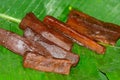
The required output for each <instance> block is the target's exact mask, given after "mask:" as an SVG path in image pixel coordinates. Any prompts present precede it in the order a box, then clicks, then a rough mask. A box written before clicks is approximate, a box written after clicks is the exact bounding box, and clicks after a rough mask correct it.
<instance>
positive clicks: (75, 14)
mask: <svg viewBox="0 0 120 80" xmlns="http://www.w3.org/2000/svg"><path fill="white" fill-rule="evenodd" d="M67 24H68V25H70V26H69V27H70V28H72V29H73V30H75V31H77V32H78V33H80V34H83V35H85V36H87V37H89V38H91V39H92V40H94V41H96V42H102V43H106V44H111V45H114V44H115V42H116V41H117V40H118V39H119V37H120V26H118V25H115V24H112V23H107V22H103V21H100V20H98V19H95V18H93V17H91V16H89V15H87V14H85V13H83V12H79V11H77V10H71V11H70V14H69V17H68V20H67Z"/></svg>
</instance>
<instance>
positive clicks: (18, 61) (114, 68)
mask: <svg viewBox="0 0 120 80" xmlns="http://www.w3.org/2000/svg"><path fill="white" fill-rule="evenodd" d="M71 9H77V10H80V11H82V12H84V13H86V14H89V15H91V16H93V17H95V18H97V19H99V20H102V21H105V22H111V23H115V24H118V25H120V15H119V14H120V0H0V28H4V29H6V30H10V31H12V32H15V33H16V34H19V35H21V36H22V34H23V31H22V30H21V29H19V22H20V21H21V19H22V18H23V17H24V16H25V15H26V13H28V12H33V13H34V14H35V15H36V16H37V17H38V18H39V19H40V20H43V18H44V17H45V16H46V15H51V16H54V17H56V18H57V19H59V20H61V21H66V19H67V15H68V13H69V11H70V10H71ZM106 48H107V50H106V52H105V54H104V55H98V54H96V53H95V52H93V51H91V50H89V49H87V48H85V47H82V46H79V45H78V44H76V43H75V44H74V46H73V48H72V51H73V52H74V53H76V54H78V55H80V61H79V63H78V65H77V66H76V67H73V68H72V69H71V71H70V74H69V75H61V74H56V73H47V72H41V71H35V70H32V69H28V68H24V67H23V58H22V57H21V56H19V55H17V54H15V53H13V52H11V51H9V50H8V49H6V48H4V47H3V46H0V80H3V79H4V80H120V40H118V41H117V43H116V45H115V46H110V45H108V46H106Z"/></svg>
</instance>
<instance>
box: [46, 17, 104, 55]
mask: <svg viewBox="0 0 120 80" xmlns="http://www.w3.org/2000/svg"><path fill="white" fill-rule="evenodd" d="M44 23H46V24H48V25H50V26H52V27H53V28H54V29H57V30H59V31H60V32H61V33H63V34H64V35H67V37H69V38H71V39H72V40H73V41H75V42H77V43H78V44H82V45H84V46H86V47H87V48H90V49H91V50H93V51H96V52H97V53H100V54H103V53H104V52H105V48H104V47H103V46H101V45H99V44H98V43H96V42H95V41H93V40H92V39H90V38H88V37H86V36H85V35H82V34H80V33H78V32H76V31H74V30H73V29H71V28H70V27H69V26H68V25H66V24H65V23H63V22H61V21H59V20H57V19H55V18H54V17H52V16H46V17H45V18H44Z"/></svg>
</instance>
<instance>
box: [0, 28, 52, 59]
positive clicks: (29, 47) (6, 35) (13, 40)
mask: <svg viewBox="0 0 120 80" xmlns="http://www.w3.org/2000/svg"><path fill="white" fill-rule="evenodd" d="M0 45H3V46H4V47H6V48H8V49H9V50H11V51H13V52H15V53H18V54H19V55H22V56H23V55H24V54H25V52H26V51H32V52H37V53H39V54H41V55H43V56H46V55H47V56H48V57H49V56H51V55H50V53H49V52H48V51H47V50H46V49H45V48H44V47H42V46H41V45H38V44H35V43H30V42H29V41H28V40H27V39H25V38H23V37H21V36H19V35H17V34H15V33H12V32H10V31H7V30H4V29H0Z"/></svg>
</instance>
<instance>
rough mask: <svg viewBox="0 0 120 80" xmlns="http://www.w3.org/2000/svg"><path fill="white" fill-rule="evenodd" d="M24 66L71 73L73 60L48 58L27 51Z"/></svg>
mask: <svg viewBox="0 0 120 80" xmlns="http://www.w3.org/2000/svg"><path fill="white" fill-rule="evenodd" d="M23 65H24V67H26V68H32V69H35V70H39V71H45V72H55V73H60V74H69V72H70V68H71V66H72V64H71V61H68V60H60V59H54V58H46V57H44V56H41V55H39V54H35V53H32V52H27V53H26V54H25V56H24V63H23Z"/></svg>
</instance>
